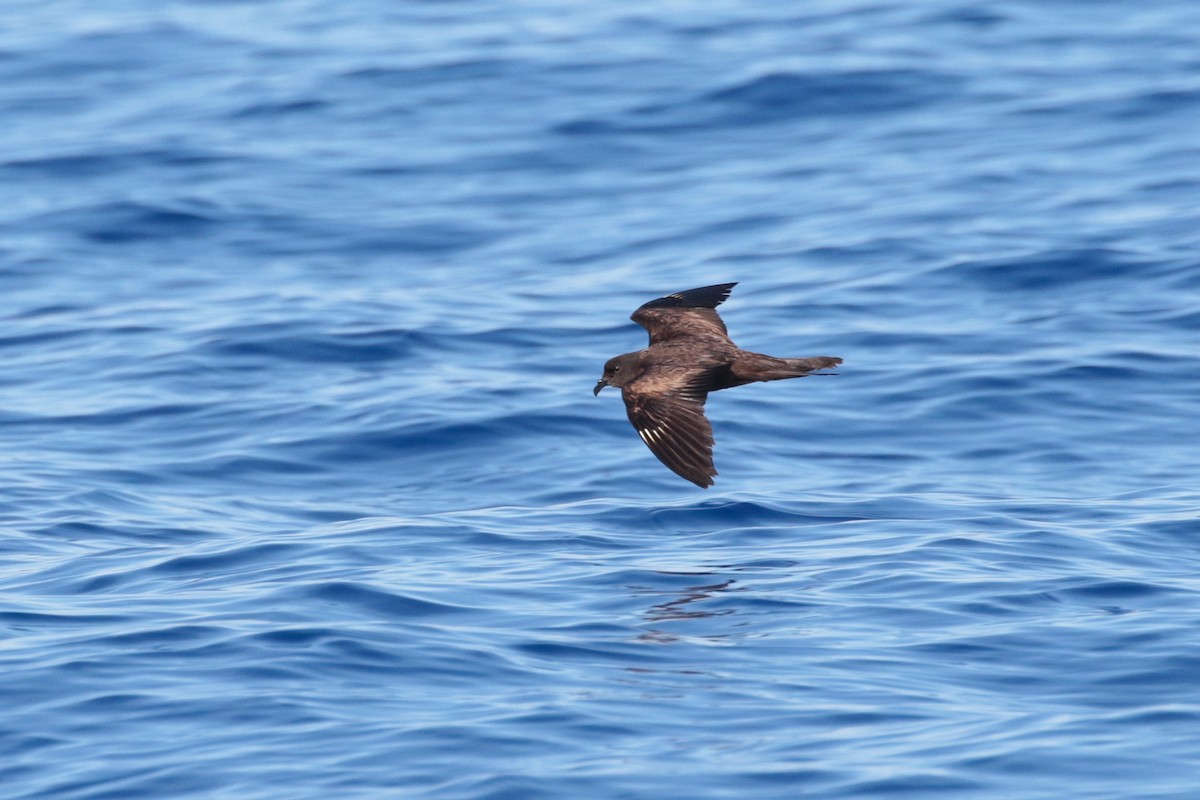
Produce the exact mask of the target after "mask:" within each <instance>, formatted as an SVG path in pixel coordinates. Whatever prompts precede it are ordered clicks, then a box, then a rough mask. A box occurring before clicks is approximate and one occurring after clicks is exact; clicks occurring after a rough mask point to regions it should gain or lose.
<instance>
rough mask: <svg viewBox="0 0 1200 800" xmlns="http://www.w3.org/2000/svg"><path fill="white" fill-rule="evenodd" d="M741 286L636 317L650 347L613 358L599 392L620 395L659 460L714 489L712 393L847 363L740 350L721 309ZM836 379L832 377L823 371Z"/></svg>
mask: <svg viewBox="0 0 1200 800" xmlns="http://www.w3.org/2000/svg"><path fill="white" fill-rule="evenodd" d="M734 286H737V284H736V283H719V284H717V285H716V286H702V287H700V288H699V289H689V290H687V291H686V292H676V293H675V294H669V295H666V296H665V297H660V298H658V299H657V300H651V301H650V302H649V303H646V304H645V305H643V306H642V307H641V308H639V309H638V310H637V311H635V312H633V316H632V317H630V319H632V320H633V321H634V322H636V323H637V324H639V325H641V326H642V327H643V328H645V329H646V330H647V331H649V332H650V346H649V347H647V348H646V349H645V350H638V351H637V352H636V353H626V354H625V355H621V356H617V357H616V358H610V359H609V360H608V363H607V364H605V365H604V377H602V378H601V379H600V380H598V381H596V388H595V390H594V391H593V394H600V390H601V389H603V388H604V387H605V386H616V387H620V389H621V397H622V398H624V400H625V411H626V412H627V413H628V414H629V421H630V422H632V423H633V427H634V428H636V429H637V432H638V435H639V436H641V437H642V441H643V442H645V443H646V446H647V447H649V448H650V452H652V453H654V455H656V456H658V460H659V461H661V462H662V463H664V464H666V465H667V467H668V468H669V469H670V470H671V471H672V472H674V473H675V474H676V475H679V476H680V477H681V478H686V479H687V480H689V481H691V482H692V483H694V484H696V485H697V486H699V487H700V488H702V489H707V488H708V487H709V486H712V484H713V476H714V475H716V474H717V471H716V470H715V469H714V468H713V460H712V446H713V437H712V426H711V425H709V424H708V419H707V418H705V416H704V401H705V400H707V399H708V393H709V392H715V391H717V390H718V389H728V388H730V387H731V386H741V385H742V384H746V383H755V382H757V381H777V380H782V379H783V378H803V377H804V376H805V375H809V374H811V373H813V372H814V371H815V370H819V369H826V368H828V367H836V366H837V365H838V364H840V363H842V360H841V359H840V358H834V357H832V356H813V357H811V358H775V357H773V356H764V355H762V354H761V353H751V352H750V351H749V350H742V349H740V348H738V346H737V345H735V344H734V343H733V342H732V341H730V339H729V334H728V332H727V331H726V330H725V323H724V322H722V321H721V318H720V317H719V316H718V315H717V312H716V308H717V306H719V305H721V303H723V302H725V299H726V298H727V297H729V293H730V292H731V291H732V290H733V287H734ZM818 374H829V373H818Z"/></svg>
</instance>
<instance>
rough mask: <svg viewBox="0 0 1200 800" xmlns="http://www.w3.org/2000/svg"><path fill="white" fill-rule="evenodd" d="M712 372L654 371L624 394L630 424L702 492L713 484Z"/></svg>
mask: <svg viewBox="0 0 1200 800" xmlns="http://www.w3.org/2000/svg"><path fill="white" fill-rule="evenodd" d="M712 383H713V370H712V369H705V368H702V367H655V368H652V369H649V370H647V371H646V373H645V374H643V375H642V376H641V377H639V378H638V379H637V380H635V381H633V382H632V383H630V384H628V385H627V386H625V387H624V388H623V389H622V390H621V396H622V397H623V398H624V400H625V411H626V413H628V414H629V421H630V422H632V423H633V427H634V429H635V430H637V432H638V436H641V437H642V441H643V442H645V443H646V446H647V447H649V448H650V452H652V453H654V455H656V456H658V460H659V461H661V462H662V463H664V464H666V465H667V468H668V469H670V470H671V471H672V472H674V473H675V474H676V475H679V476H680V477H681V478H685V479H687V480H689V481H691V482H692V483H694V484H696V485H697V486H699V487H701V488H705V489H706V488H708V487H709V486H712V484H713V476H714V475H716V474H717V470H716V469H715V468H714V467H713V459H712V448H713V436H712V426H711V425H710V424H709V423H708V419H707V418H706V417H705V416H704V401H705V400H706V399H707V397H708V391H709V388H710V386H711V385H712Z"/></svg>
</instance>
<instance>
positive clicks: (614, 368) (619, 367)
mask: <svg viewBox="0 0 1200 800" xmlns="http://www.w3.org/2000/svg"><path fill="white" fill-rule="evenodd" d="M620 371H621V365H620V364H617V365H615V366H614V367H613V372H620Z"/></svg>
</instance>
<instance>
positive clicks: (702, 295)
mask: <svg viewBox="0 0 1200 800" xmlns="http://www.w3.org/2000/svg"><path fill="white" fill-rule="evenodd" d="M734 286H737V284H736V283H719V284H717V285H715V286H702V287H700V288H699V289H688V290H687V291H686V292H676V293H675V294H669V295H666V296H665V297H659V298H658V299H656V300H651V301H650V302H649V303H646V304H644V305H643V306H642V307H641V308H639V309H638V310H637V311H635V312H633V316H631V317H630V319H632V320H633V321H634V322H636V323H637V324H638V325H641V326H642V327H643V328H645V329H646V330H647V331H649V332H650V344H652V345H653V344H658V343H659V342H667V341H670V340H672V339H680V338H684V337H687V336H705V335H707V336H716V337H719V338H722V339H726V340H728V339H729V334H728V332H727V331H726V330H725V323H724V322H722V321H721V318H720V317H719V316H717V311H716V308H717V306H719V305H721V303H723V302H725V298H727V297H729V293H730V292H731V291H733V287H734Z"/></svg>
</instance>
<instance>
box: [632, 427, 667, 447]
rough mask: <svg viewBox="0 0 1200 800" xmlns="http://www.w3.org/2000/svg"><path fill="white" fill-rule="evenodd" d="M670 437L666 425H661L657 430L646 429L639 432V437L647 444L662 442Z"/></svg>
mask: <svg viewBox="0 0 1200 800" xmlns="http://www.w3.org/2000/svg"><path fill="white" fill-rule="evenodd" d="M668 435H669V434H668V431H667V426H666V425H659V426H658V427H656V428H645V429H639V430H638V436H641V437H642V441H643V442H645V443H646V444H653V443H655V442H661V441H662V440H663V439H664V438H666V436H668Z"/></svg>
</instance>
